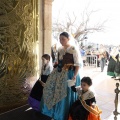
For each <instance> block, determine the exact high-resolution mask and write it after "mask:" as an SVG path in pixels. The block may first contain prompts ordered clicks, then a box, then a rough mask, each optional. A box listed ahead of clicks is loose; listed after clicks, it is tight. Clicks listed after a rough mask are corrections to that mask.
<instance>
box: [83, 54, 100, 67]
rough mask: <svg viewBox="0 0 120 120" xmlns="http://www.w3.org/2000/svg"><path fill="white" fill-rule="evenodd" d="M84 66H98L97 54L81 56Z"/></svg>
mask: <svg viewBox="0 0 120 120" xmlns="http://www.w3.org/2000/svg"><path fill="white" fill-rule="evenodd" d="M83 63H84V66H93V67H96V68H97V67H98V66H99V61H98V57H97V55H86V56H84V57H83Z"/></svg>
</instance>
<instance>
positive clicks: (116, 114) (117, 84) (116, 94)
mask: <svg viewBox="0 0 120 120" xmlns="http://www.w3.org/2000/svg"><path fill="white" fill-rule="evenodd" d="M119 93H120V90H119V83H116V89H115V101H114V103H115V111H114V112H113V114H114V115H115V117H114V120H117V116H118V115H119V114H120V113H119V112H118V95H119Z"/></svg>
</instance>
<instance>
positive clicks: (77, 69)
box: [72, 66, 80, 80]
mask: <svg viewBox="0 0 120 120" xmlns="http://www.w3.org/2000/svg"><path fill="white" fill-rule="evenodd" d="M79 69H80V66H75V73H74V76H73V78H72V79H73V80H76V76H77V74H78V71H79Z"/></svg>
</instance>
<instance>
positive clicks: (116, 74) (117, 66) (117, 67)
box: [115, 45, 120, 80]
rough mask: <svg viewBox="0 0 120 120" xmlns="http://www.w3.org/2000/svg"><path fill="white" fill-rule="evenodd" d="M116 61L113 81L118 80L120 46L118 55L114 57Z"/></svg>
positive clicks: (119, 77)
mask: <svg viewBox="0 0 120 120" xmlns="http://www.w3.org/2000/svg"><path fill="white" fill-rule="evenodd" d="M116 59H117V63H116V66H115V76H116V79H115V80H120V45H119V46H118V54H117V56H116Z"/></svg>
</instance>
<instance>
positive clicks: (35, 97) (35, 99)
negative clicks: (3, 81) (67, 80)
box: [28, 54, 53, 111]
mask: <svg viewBox="0 0 120 120" xmlns="http://www.w3.org/2000/svg"><path fill="white" fill-rule="evenodd" d="M52 70H53V65H52V58H51V57H50V55H48V54H44V55H43V56H42V69H41V75H40V78H39V79H38V80H37V82H36V83H35V85H34V86H33V88H32V90H31V93H30V95H29V98H28V103H29V105H30V106H31V107H32V108H33V109H34V110H36V111H39V110H40V101H41V97H42V94H43V86H44V84H45V83H46V81H47V78H48V76H49V75H50V74H51V72H52Z"/></svg>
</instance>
